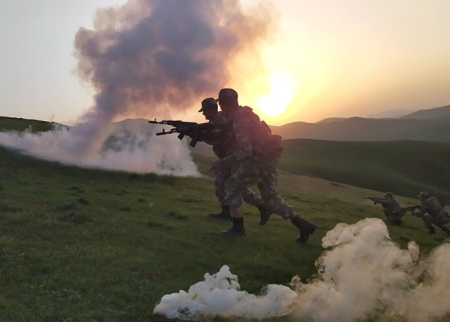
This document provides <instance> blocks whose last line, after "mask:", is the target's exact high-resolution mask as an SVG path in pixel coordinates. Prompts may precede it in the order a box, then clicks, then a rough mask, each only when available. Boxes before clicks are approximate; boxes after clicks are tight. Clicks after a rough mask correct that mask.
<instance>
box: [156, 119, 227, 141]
mask: <svg viewBox="0 0 450 322" xmlns="http://www.w3.org/2000/svg"><path fill="white" fill-rule="evenodd" d="M148 123H152V124H164V125H170V126H172V127H173V128H172V129H170V131H166V130H165V129H163V130H162V131H161V132H158V133H156V135H158V136H159V135H166V134H173V133H178V139H180V140H182V139H183V138H184V136H185V135H187V136H189V137H190V138H191V142H189V145H190V146H191V147H195V145H196V144H197V142H198V141H202V140H203V138H202V136H203V135H205V132H211V131H212V130H215V129H225V128H226V127H227V126H228V125H227V124H226V123H225V124H213V123H210V122H208V123H200V124H198V123H195V122H183V121H180V120H163V121H161V122H158V121H156V119H155V120H154V121H148Z"/></svg>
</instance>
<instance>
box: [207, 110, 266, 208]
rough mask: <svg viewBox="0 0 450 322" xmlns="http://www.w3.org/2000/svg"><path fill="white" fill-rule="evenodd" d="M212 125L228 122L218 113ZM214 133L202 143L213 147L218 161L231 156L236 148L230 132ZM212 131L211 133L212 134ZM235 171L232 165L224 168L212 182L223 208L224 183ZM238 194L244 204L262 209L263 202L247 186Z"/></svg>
mask: <svg viewBox="0 0 450 322" xmlns="http://www.w3.org/2000/svg"><path fill="white" fill-rule="evenodd" d="M211 122H212V123H214V124H225V123H227V122H228V120H227V118H226V117H225V116H224V115H223V114H222V112H218V113H217V115H216V116H215V118H214V119H213V120H211ZM214 131H217V132H216V133H212V135H210V136H209V138H206V139H205V140H204V141H205V143H207V144H210V145H212V146H213V151H214V153H215V154H216V155H217V157H218V158H219V159H221V160H222V159H224V158H225V157H226V156H227V155H231V154H232V152H233V150H234V149H235V147H236V144H235V143H234V138H233V135H232V133H231V132H230V131H223V130H214ZM214 131H213V132H214ZM235 171H236V169H233V166H232V165H227V166H224V167H223V168H222V169H221V171H220V172H219V173H218V174H217V175H216V178H215V180H214V186H215V193H216V197H217V199H218V200H219V201H220V203H221V205H222V206H224V205H226V204H224V203H223V200H224V198H225V182H226V181H227V180H228V179H229V178H230V177H231V173H232V172H235ZM240 193H241V194H242V198H243V199H244V201H245V202H246V203H248V204H249V205H252V206H255V207H258V208H259V207H263V206H264V202H263V200H262V199H261V198H260V197H259V196H258V195H257V194H256V193H254V192H253V191H252V190H251V189H250V188H249V187H248V186H247V187H246V188H243V189H242V190H241V191H240Z"/></svg>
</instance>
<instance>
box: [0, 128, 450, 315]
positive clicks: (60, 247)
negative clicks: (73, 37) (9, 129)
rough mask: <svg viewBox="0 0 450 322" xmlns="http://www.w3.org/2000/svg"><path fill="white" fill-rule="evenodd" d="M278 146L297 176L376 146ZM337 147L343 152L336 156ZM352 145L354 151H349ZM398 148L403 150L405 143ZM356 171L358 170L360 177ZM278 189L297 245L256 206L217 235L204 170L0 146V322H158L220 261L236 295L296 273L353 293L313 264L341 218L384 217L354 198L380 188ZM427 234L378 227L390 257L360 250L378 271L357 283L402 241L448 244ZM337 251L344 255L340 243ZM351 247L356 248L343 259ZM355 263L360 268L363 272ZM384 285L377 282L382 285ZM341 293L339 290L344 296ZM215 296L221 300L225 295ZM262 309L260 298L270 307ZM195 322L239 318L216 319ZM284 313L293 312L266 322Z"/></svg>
mask: <svg viewBox="0 0 450 322" xmlns="http://www.w3.org/2000/svg"><path fill="white" fill-rule="evenodd" d="M24 122H26V121H24ZM25 128H26V127H25ZM0 130H2V129H1V128H0ZM285 143H286V151H287V152H286V156H285V161H291V163H292V164H288V165H285V166H286V168H287V167H291V170H292V171H297V172H299V171H303V169H304V168H305V167H304V166H303V165H305V164H306V165H307V164H309V165H312V166H314V165H315V166H316V168H317V169H322V168H323V167H322V166H323V164H324V163H328V164H329V167H330V169H331V170H333V172H336V171H338V170H339V169H342V168H344V170H346V171H349V170H351V169H352V168H353V167H354V166H355V162H357V159H358V157H359V156H360V154H361V155H364V153H366V151H367V150H371V149H374V148H376V147H374V146H370V145H367V144H368V143H357V144H356V143H355V144H356V145H354V146H350V147H349V148H348V149H343V148H342V146H339V145H338V146H336V142H322V141H305V142H304V143H306V144H299V142H298V141H297V140H293V141H287V142H285ZM308 145H309V148H308ZM367 146H368V147H367ZM366 147H367V148H366ZM434 147H435V148H440V147H439V146H434ZM443 147H444V148H447V146H443ZM391 148H393V147H391ZM398 148H399V149H400V147H398ZM410 148H411V149H418V150H417V151H415V153H421V152H423V153H433V151H431V150H424V151H422V150H420V149H421V148H423V147H422V146H421V145H415V146H411V147H410ZM345 150H347V153H344V155H349V159H347V160H344V161H338V160H339V157H340V156H341V157H342V152H343V151H345ZM447 150H448V149H447ZM314 151H316V152H315V154H314V153H313V152H314ZM351 151H356V152H354V155H350V154H351V153H350V152H351ZM400 152H403V153H410V152H411V151H410V150H409V148H408V149H407V150H401V149H400V151H399V153H400ZM306 153H308V155H305V154H306ZM434 153H436V151H434ZM313 155H315V157H314V158H311V156H313ZM438 155H440V154H436V156H438ZM396 156H398V155H397V154H396ZM388 157H389V152H386V155H385V156H384V158H380V160H379V162H378V163H377V165H379V164H381V163H382V162H388V161H389V158H388ZM352 158H353V159H352ZM406 159H407V160H414V158H410V159H408V158H406ZM311 160H315V161H314V162H310V161H311ZM330 160H331V161H332V162H329V161H330ZM335 160H336V162H335ZM349 160H353V161H352V162H353V163H352V162H350V161H349ZM195 161H196V164H197V166H198V167H199V169H200V171H201V172H202V173H205V171H206V169H208V167H209V164H210V163H211V161H212V159H211V158H208V157H204V156H198V155H196V156H195ZM325 161H328V162H325ZM433 165H434V164H433ZM367 166H368V163H367V161H366V159H364V160H362V163H361V164H360V165H359V167H360V169H363V170H364V169H365V168H367ZM369 167H370V166H369ZM409 167H410V168H411V166H409ZM345 168H346V169H345ZM375 168H376V167H375ZM381 169H384V168H383V166H381ZM371 170H372V171H373V170H376V169H371ZM368 173H371V172H368ZM347 174H348V172H347ZM354 176H355V177H361V178H364V177H366V175H365V174H364V172H356V173H355V174H354ZM367 177H369V176H368V175H367ZM419 178H420V177H419ZM411 179H412V180H414V178H411ZM399 184H405V182H404V181H400V182H399ZM410 187H411V186H410V182H406V184H405V186H404V187H403V188H404V189H409V188H410ZM394 192H396V193H398V191H397V190H395V191H394ZM279 193H280V196H282V197H283V198H284V199H285V200H286V201H287V202H289V204H291V205H292V206H294V207H295V208H296V209H297V210H298V211H299V212H300V213H301V214H302V215H303V216H305V217H306V218H308V219H310V220H312V221H314V222H315V223H317V224H318V230H317V231H316V232H315V233H314V234H313V235H312V236H311V238H310V240H309V241H308V244H306V245H297V244H296V243H295V242H294V240H293V239H294V238H295V237H296V236H297V234H298V232H297V231H296V230H295V228H294V227H292V225H291V224H290V223H289V222H287V221H285V220H282V219H281V218H280V217H278V216H272V218H271V220H270V221H269V223H267V224H266V225H265V226H262V227H261V226H258V225H257V224H256V222H257V221H258V212H257V210H256V209H255V208H253V207H250V206H248V205H244V206H243V213H244V215H245V218H246V230H247V236H246V237H243V238H226V236H222V235H221V234H220V232H219V231H220V230H221V229H226V228H228V227H229V226H230V223H229V222H224V221H216V220H212V219H210V218H208V217H207V216H206V215H207V214H208V213H209V212H211V211H215V210H217V209H218V208H219V205H218V202H217V200H216V197H215V196H214V189H213V181H212V180H211V179H210V178H207V177H206V176H205V177H202V178H189V177H184V178H183V177H173V176H161V175H156V174H154V173H146V174H136V173H125V172H118V171H102V170H92V169H83V168H79V167H75V166H64V165H61V164H59V163H56V162H47V161H43V160H39V159H36V158H32V157H29V156H24V155H21V154H17V153H14V152H11V151H9V150H5V149H3V148H0V247H1V249H2V252H1V253H0V284H1V285H2V286H3V288H2V293H0V320H1V321H166V319H164V318H159V317H157V316H154V315H153V314H152V313H153V309H154V308H155V306H156V304H158V303H159V302H160V301H161V299H162V297H163V296H165V295H168V294H173V293H176V292H179V291H180V290H185V291H187V290H188V289H189V288H190V287H191V285H194V284H195V283H197V282H199V281H202V280H203V278H204V276H205V274H206V273H211V274H214V273H216V272H218V271H219V269H220V268H221V267H222V266H223V265H228V266H229V267H230V268H231V270H232V272H233V273H234V274H237V275H238V277H239V284H240V286H241V290H242V291H245V292H248V293H249V294H250V295H249V296H253V294H257V295H258V294H265V292H267V288H266V286H267V285H279V286H280V287H284V288H285V289H286V288H289V287H290V282H291V279H292V278H293V277H294V276H297V279H298V277H300V278H301V281H302V282H303V283H305V284H304V285H310V284H311V285H312V284H314V283H315V282H317V284H316V287H314V285H312V288H315V289H319V288H322V289H323V288H324V287H326V288H328V287H329V289H334V288H335V289H336V292H337V291H339V290H340V289H344V290H351V289H359V285H356V286H355V285H352V284H351V280H353V279H350V281H349V279H345V281H343V282H340V281H339V280H333V281H332V283H331V284H329V285H328V284H327V285H325V284H324V283H323V281H321V280H317V276H318V274H319V271H318V267H317V266H316V263H317V261H318V259H319V257H320V256H321V254H327V255H326V256H329V255H330V251H332V249H331V248H330V247H327V249H326V252H325V249H324V247H322V244H321V243H322V241H323V238H324V237H326V236H327V232H328V231H330V230H332V229H333V228H335V227H337V225H338V224H340V225H339V227H343V226H345V224H348V225H353V224H356V223H358V222H361V221H362V220H364V219H365V218H373V217H375V218H380V217H381V214H382V212H381V207H380V206H379V205H373V203H372V202H370V201H368V200H364V199H362V197H364V196H370V195H381V194H382V191H375V190H370V189H364V188H359V187H355V186H352V185H348V184H342V183H339V182H336V181H330V180H323V179H318V178H313V177H310V176H304V175H295V174H292V173H289V172H285V171H280V176H279ZM398 200H399V201H400V202H401V204H402V205H411V204H414V203H416V202H417V198H413V199H412V198H407V197H404V196H398ZM376 222H377V223H381V222H380V221H379V220H378V221H376ZM375 227H379V226H376V225H375ZM381 227H383V225H382V223H381ZM365 231H369V232H371V235H370V238H367V240H373V239H374V233H373V232H374V231H375V230H374V229H369V230H367V229H366V230H365ZM424 231H425V229H424V227H423V223H422V221H421V220H419V219H417V218H413V217H411V216H407V217H406V218H405V219H404V225H403V226H389V227H388V228H386V233H387V232H388V233H389V236H390V237H389V238H391V240H392V241H390V239H389V238H386V237H387V236H386V235H385V234H386V233H384V231H383V235H382V236H381V237H382V243H381V244H380V245H381V246H383V247H386V243H389V247H390V248H391V250H392V252H391V253H390V254H396V256H384V257H383V258H382V260H380V261H377V260H372V259H371V258H370V256H369V257H362V259H363V261H362V265H369V266H368V267H370V268H375V269H374V270H370V271H368V275H367V276H363V275H362V276H359V275H358V276H359V277H361V279H360V280H358V279H356V281H357V282H358V281H361V280H364V281H365V280H366V279H369V278H372V277H373V273H375V272H377V271H378V272H380V274H382V276H385V275H386V273H385V272H386V270H387V269H397V266H398V262H396V261H393V264H392V267H391V266H380V263H381V262H383V263H386V261H387V259H388V258H398V257H397V255H401V254H403V253H405V252H407V245H408V243H409V242H410V241H416V242H417V243H418V245H419V246H420V256H421V257H423V256H426V254H428V253H430V251H431V250H432V249H433V248H434V247H437V246H438V245H441V244H442V243H443V242H445V240H446V237H445V236H444V235H443V234H442V233H441V232H439V233H438V234H437V235H434V236H430V235H427V234H425V233H424ZM359 233H361V234H362V230H361V231H359V232H358V234H359ZM355 235H356V234H355ZM364 247H366V248H361V247H359V248H357V250H358V251H357V252H356V254H355V256H356V257H359V256H362V255H364V254H365V251H366V250H370V251H371V252H372V253H373V254H378V257H380V256H383V254H384V253H383V252H381V253H380V251H379V250H380V248H378V247H377V246H370V245H369V246H367V245H364ZM367 247H370V248H369V249H367ZM400 247H401V249H400ZM336 249H338V250H339V251H340V250H342V247H341V246H339V247H337V248H336ZM353 250H355V248H353ZM352 253H355V252H352V251H350V252H349V253H348V254H352ZM338 255H340V256H339V258H338V263H339V266H342V267H343V269H344V270H345V271H344V273H345V276H349V274H348V272H349V271H348V270H349V269H353V268H354V266H355V263H356V262H358V261H357V258H355V257H354V256H353V257H351V256H350V257H349V256H347V255H345V252H339V253H338ZM402 256H404V255H402ZM322 258H323V257H322ZM280 263H282V265H280ZM439 263H442V262H439ZM396 265H397V266H396ZM416 266H420V265H416ZM333 267H334V268H335V269H336V268H338V267H337V266H333ZM363 267H365V266H362V268H361V269H359V268H357V269H356V272H359V273H365V270H364V269H363ZM335 269H334V270H333V271H336V270H335ZM382 276H381V277H382ZM402 276H403V275H402ZM420 278H421V280H420V282H422V281H423V282H424V283H426V282H427V276H426V274H425V275H424V276H421V277H420ZM381 279H382V278H378V276H377V277H376V278H375V280H381ZM411 279H412V278H411ZM389 281H390V280H389ZM440 281H441V280H440ZM348 282H350V284H346V283H348ZM431 282H432V281H431ZM427 285H428V287H430V285H432V284H431V283H429V284H427ZM441 288H442V287H441ZM387 289H388V288H387V287H386V288H383V292H386V290H387ZM394 291H395V290H394ZM413 291H415V290H412V291H411V292H413ZM302 294H304V295H305V292H304V291H302ZM341 294H342V295H343V296H345V292H343V293H341ZM358 294H364V292H363V293H358ZM383 294H385V293H383ZM411 294H412V295H414V294H416V293H414V294H413V293H411ZM338 295H340V294H338ZM314 298H317V296H315V297H314V296H313V299H314ZM367 298H369V299H370V298H371V297H370V296H368V297H367ZM374 298H377V297H374ZM219 300H220V302H221V303H223V298H220V299H219ZM269 300H270V299H269ZM277 300H278V297H276V301H275V305H274V306H273V307H277V305H278V306H279V303H278V302H277ZM252 303H253V302H252ZM311 303H314V302H313V301H311ZM377 303H378V298H377ZM269 304H270V303H269ZM269 304H268V303H267V301H265V302H264V305H265V306H266V307H267V305H269ZM376 307H378V305H376ZM313 309H314V308H313ZM370 313H371V316H370V321H374V322H375V321H384V320H385V319H384V318H385V314H384V313H385V312H382V313H381V316H380V317H379V319H377V317H378V313H377V312H370ZM442 314H445V311H444V313H442ZM442 314H441V315H442ZM294 319H295V317H294ZM203 320H204V321H212V320H214V321H216V320H217V321H224V322H225V321H242V322H243V321H246V320H245V319H236V318H234V317H231V318H224V317H221V316H216V317H212V316H211V317H206V318H205V319H203ZM288 320H291V319H290V318H289V317H282V318H270V319H268V321H273V322H275V321H288ZM360 320H361V319H360ZM363 320H364V319H363ZM401 320H402V319H401ZM403 320H404V319H403Z"/></svg>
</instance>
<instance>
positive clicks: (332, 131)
mask: <svg viewBox="0 0 450 322" xmlns="http://www.w3.org/2000/svg"><path fill="white" fill-rule="evenodd" d="M271 129H272V132H274V133H276V134H279V135H281V136H282V137H283V139H295V138H304V139H317V140H333V141H394V140H416V141H436V142H439V141H440V142H450V105H449V106H445V107H441V108H436V109H429V110H421V111H417V112H414V113H412V114H408V115H406V116H403V117H402V118H389V119H372V118H361V117H352V118H348V119H335V118H330V119H326V120H323V121H321V122H319V123H306V122H294V123H289V124H285V125H282V126H271Z"/></svg>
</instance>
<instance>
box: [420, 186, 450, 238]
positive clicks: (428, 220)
mask: <svg viewBox="0 0 450 322" xmlns="http://www.w3.org/2000/svg"><path fill="white" fill-rule="evenodd" d="M418 197H419V198H420V202H421V204H420V206H421V207H420V210H419V211H418V212H414V211H413V212H412V215H413V216H416V217H422V219H423V222H424V223H425V226H426V227H427V228H428V229H429V233H430V234H436V231H435V230H434V227H433V225H432V224H435V225H436V226H438V227H439V228H440V229H441V230H442V231H443V232H445V233H446V234H447V236H450V230H449V229H448V228H447V227H446V226H445V225H446V224H448V223H449V222H450V217H449V215H448V213H447V211H446V210H445V208H444V206H443V204H442V203H440V202H439V201H438V200H437V199H436V198H435V197H430V195H429V194H428V192H426V191H422V192H421V193H420V194H419V196H418Z"/></svg>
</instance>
